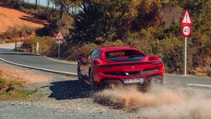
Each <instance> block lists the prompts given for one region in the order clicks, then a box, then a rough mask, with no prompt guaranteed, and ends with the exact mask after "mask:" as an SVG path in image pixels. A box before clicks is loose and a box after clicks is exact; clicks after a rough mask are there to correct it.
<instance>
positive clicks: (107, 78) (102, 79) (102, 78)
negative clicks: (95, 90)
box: [96, 72, 164, 87]
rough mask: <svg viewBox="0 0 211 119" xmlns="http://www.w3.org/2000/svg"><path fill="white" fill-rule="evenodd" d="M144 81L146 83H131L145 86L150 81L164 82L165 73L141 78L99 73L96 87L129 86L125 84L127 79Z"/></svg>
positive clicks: (141, 76) (140, 76)
mask: <svg viewBox="0 0 211 119" xmlns="http://www.w3.org/2000/svg"><path fill="white" fill-rule="evenodd" d="M133 78H134V79H135V78H136V79H137V78H140V79H143V80H144V82H143V83H141V82H137V83H130V84H144V83H145V82H148V81H149V80H161V81H162V82H163V80H164V73H162V72H157V73H153V74H150V75H139V76H111V75H105V74H102V73H99V76H98V78H97V79H98V80H97V81H96V85H97V86H98V87H102V86H104V85H109V84H121V85H128V84H126V83H125V82H124V80H125V79H133Z"/></svg>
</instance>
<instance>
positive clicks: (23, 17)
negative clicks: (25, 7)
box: [0, 2, 48, 34]
mask: <svg viewBox="0 0 211 119" xmlns="http://www.w3.org/2000/svg"><path fill="white" fill-rule="evenodd" d="M45 24H48V23H47V21H46V20H40V19H39V18H37V17H36V16H34V15H31V14H26V13H24V12H21V11H18V10H16V9H12V8H10V7H8V6H7V5H5V4H3V3H2V2H0V27H1V29H0V34H1V33H3V32H5V31H7V30H8V28H9V27H17V28H18V27H22V26H24V25H26V26H30V27H33V28H42V27H44V25H45Z"/></svg>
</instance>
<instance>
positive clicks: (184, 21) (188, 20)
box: [181, 9, 192, 25]
mask: <svg viewBox="0 0 211 119" xmlns="http://www.w3.org/2000/svg"><path fill="white" fill-rule="evenodd" d="M181 23H182V24H189V25H191V24H192V20H191V18H190V14H189V12H188V9H186V10H185V13H184V16H183V18H182V22H181Z"/></svg>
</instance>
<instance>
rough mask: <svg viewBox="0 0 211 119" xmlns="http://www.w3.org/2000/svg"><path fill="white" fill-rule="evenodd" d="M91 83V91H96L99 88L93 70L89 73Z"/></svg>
mask: <svg viewBox="0 0 211 119" xmlns="http://www.w3.org/2000/svg"><path fill="white" fill-rule="evenodd" d="M89 81H90V88H91V90H92V91H95V90H96V89H97V88H96V84H95V81H94V76H93V73H92V70H90V71H89Z"/></svg>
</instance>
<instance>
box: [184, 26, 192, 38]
mask: <svg viewBox="0 0 211 119" xmlns="http://www.w3.org/2000/svg"><path fill="white" fill-rule="evenodd" d="M190 34H191V28H190V26H189V25H183V27H182V35H183V36H184V37H188V36H190Z"/></svg>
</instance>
